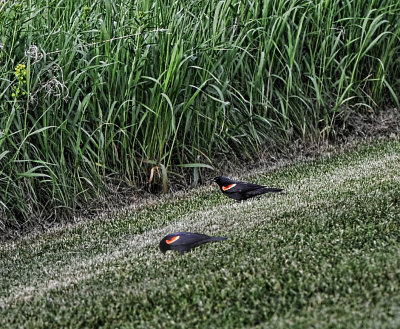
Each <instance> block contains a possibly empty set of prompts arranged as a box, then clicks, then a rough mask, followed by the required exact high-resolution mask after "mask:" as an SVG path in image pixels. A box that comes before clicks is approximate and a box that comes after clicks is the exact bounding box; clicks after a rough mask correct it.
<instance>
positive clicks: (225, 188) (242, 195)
mask: <svg viewBox="0 0 400 329" xmlns="http://www.w3.org/2000/svg"><path fill="white" fill-rule="evenodd" d="M214 182H216V183H217V184H218V185H219V188H220V190H221V192H222V193H224V194H225V195H226V196H227V197H229V198H232V199H235V200H236V201H242V200H247V199H249V198H252V197H255V196H257V195H260V194H264V193H268V192H275V193H276V192H282V191H283V189H281V188H271V187H266V186H262V185H257V184H252V183H246V182H241V181H238V180H233V179H229V178H228V177H224V176H218V177H215V178H214Z"/></svg>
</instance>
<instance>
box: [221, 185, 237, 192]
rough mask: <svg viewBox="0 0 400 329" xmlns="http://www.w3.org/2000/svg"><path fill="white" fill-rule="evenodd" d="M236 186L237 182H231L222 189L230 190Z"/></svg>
mask: <svg viewBox="0 0 400 329" xmlns="http://www.w3.org/2000/svg"><path fill="white" fill-rule="evenodd" d="M235 186H236V184H229V185H228V186H222V191H228V190H230V189H231V188H232V187H235Z"/></svg>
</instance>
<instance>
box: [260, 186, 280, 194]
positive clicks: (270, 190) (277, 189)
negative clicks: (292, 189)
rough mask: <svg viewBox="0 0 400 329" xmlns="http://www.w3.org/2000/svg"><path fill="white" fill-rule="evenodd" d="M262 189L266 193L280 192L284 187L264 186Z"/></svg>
mask: <svg viewBox="0 0 400 329" xmlns="http://www.w3.org/2000/svg"><path fill="white" fill-rule="evenodd" d="M262 191H263V192H264V193H268V192H273V193H278V192H282V191H283V188H274V187H264V188H263V190H262Z"/></svg>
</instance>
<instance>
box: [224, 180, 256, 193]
mask: <svg viewBox="0 0 400 329" xmlns="http://www.w3.org/2000/svg"><path fill="white" fill-rule="evenodd" d="M261 187H264V186H261V185H257V184H253V183H247V182H240V181H237V182H235V183H233V186H232V187H231V188H228V189H226V190H225V192H232V193H236V192H248V191H253V190H257V189H259V188H261Z"/></svg>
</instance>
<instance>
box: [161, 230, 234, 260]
mask: <svg viewBox="0 0 400 329" xmlns="http://www.w3.org/2000/svg"><path fill="white" fill-rule="evenodd" d="M226 239H228V238H226V237H219V236H215V237H213V236H208V235H205V234H200V233H189V232H177V233H172V234H168V235H167V236H166V237H164V238H163V239H162V240H161V241H160V250H161V251H162V253H163V254H165V252H166V251H167V250H176V251H179V252H180V253H181V255H183V254H184V253H185V252H186V251H189V250H190V249H192V248H195V247H197V246H200V245H202V244H204V243H208V242H213V241H222V240H226Z"/></svg>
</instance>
